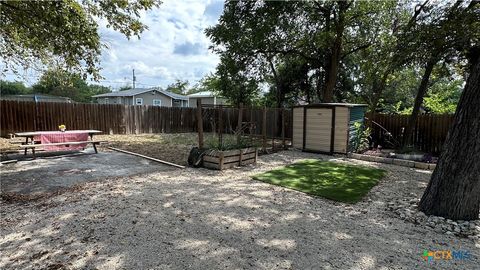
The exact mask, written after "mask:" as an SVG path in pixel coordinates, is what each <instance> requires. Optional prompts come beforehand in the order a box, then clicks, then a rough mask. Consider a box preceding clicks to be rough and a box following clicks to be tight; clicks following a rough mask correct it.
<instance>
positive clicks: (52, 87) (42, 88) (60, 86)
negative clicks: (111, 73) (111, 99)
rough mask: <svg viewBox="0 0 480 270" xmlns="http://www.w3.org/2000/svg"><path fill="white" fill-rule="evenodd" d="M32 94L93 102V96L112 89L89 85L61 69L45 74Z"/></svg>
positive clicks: (33, 88) (77, 76)
mask: <svg viewBox="0 0 480 270" xmlns="http://www.w3.org/2000/svg"><path fill="white" fill-rule="evenodd" d="M31 92H32V93H35V94H47V95H53V96H62V97H69V98H71V99H72V100H74V101H76V102H86V103H89V102H92V96H93V95H99V94H104V93H109V92H111V90H110V88H108V87H105V86H101V85H95V84H87V83H86V82H85V80H83V79H82V78H81V77H80V75H78V74H73V73H69V72H67V71H65V70H61V69H53V70H48V71H47V72H45V73H44V74H43V75H42V76H41V77H40V80H39V81H38V82H37V83H36V84H34V85H33V86H32V90H31Z"/></svg>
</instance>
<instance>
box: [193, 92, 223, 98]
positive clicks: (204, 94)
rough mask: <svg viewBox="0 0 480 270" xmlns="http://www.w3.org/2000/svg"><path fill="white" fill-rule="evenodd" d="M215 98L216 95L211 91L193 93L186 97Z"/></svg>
mask: <svg viewBox="0 0 480 270" xmlns="http://www.w3.org/2000/svg"><path fill="white" fill-rule="evenodd" d="M216 96H217V95H215V94H214V93H213V92H212V91H202V92H198V93H193V94H190V95H188V97H190V98H199V97H216Z"/></svg>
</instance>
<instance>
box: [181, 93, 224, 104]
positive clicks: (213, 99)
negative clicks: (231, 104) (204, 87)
mask: <svg viewBox="0 0 480 270" xmlns="http://www.w3.org/2000/svg"><path fill="white" fill-rule="evenodd" d="M188 98H189V102H190V107H194V108H195V107H197V100H198V99H201V100H202V106H203V105H207V106H208V105H210V106H215V105H225V104H227V99H225V98H223V97H219V96H217V95H215V94H214V93H212V92H211V91H203V92H198V93H195V94H191V95H188Z"/></svg>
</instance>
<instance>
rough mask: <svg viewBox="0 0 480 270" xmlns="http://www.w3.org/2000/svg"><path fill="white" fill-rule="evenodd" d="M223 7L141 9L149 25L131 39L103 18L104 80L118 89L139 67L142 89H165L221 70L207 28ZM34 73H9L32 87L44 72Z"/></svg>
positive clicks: (194, 2)
mask: <svg viewBox="0 0 480 270" xmlns="http://www.w3.org/2000/svg"><path fill="white" fill-rule="evenodd" d="M222 10H223V2H222V1H220V0H209V1H202V0H182V1H175V0H165V1H164V3H163V4H162V5H161V6H160V7H159V8H158V9H155V10H149V11H147V12H142V13H141V21H142V22H143V23H145V24H146V25H147V26H148V27H149V29H148V30H146V31H145V32H143V33H142V34H141V36H140V39H137V38H136V37H132V38H131V39H130V40H128V39H127V38H126V37H125V36H124V35H122V34H121V33H118V32H116V31H114V30H113V29H112V28H107V27H106V26H105V22H99V24H100V30H99V32H100V35H101V40H102V42H103V43H104V44H105V45H106V46H107V48H105V49H103V50H102V56H101V63H100V67H101V72H100V74H101V75H102V76H103V77H104V79H103V80H101V81H100V84H103V85H106V86H111V87H113V88H114V89H115V88H119V87H121V86H125V85H127V84H131V81H132V69H135V75H136V77H137V87H149V86H162V87H165V86H167V85H168V84H169V83H171V82H173V81H174V80H175V79H182V80H189V81H190V83H191V84H193V83H195V82H196V81H198V80H199V79H201V78H202V77H203V76H204V75H206V74H208V73H209V72H212V71H214V70H215V67H216V65H217V63H218V61H219V58H218V56H217V55H215V54H213V53H211V52H210V51H209V50H208V47H209V46H210V40H209V39H208V38H207V37H206V36H205V34H204V30H205V29H206V28H207V27H209V26H212V25H214V24H216V23H217V20H218V18H219V16H220V14H221V12H222ZM25 72H28V73H29V74H28V76H27V78H28V79H25V77H24V78H19V77H17V76H14V75H12V74H10V73H7V76H6V79H7V80H24V81H25V80H26V81H25V82H26V83H27V84H28V85H31V84H33V83H34V82H35V81H36V80H37V79H36V78H38V75H39V74H38V73H37V72H34V71H25Z"/></svg>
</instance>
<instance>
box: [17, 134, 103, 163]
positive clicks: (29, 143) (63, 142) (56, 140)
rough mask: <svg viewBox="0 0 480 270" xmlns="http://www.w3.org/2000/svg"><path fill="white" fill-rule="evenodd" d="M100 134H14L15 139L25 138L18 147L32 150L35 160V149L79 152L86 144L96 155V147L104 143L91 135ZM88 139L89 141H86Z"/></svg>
mask: <svg viewBox="0 0 480 270" xmlns="http://www.w3.org/2000/svg"><path fill="white" fill-rule="evenodd" d="M98 133H101V131H99V130H68V131H33V132H19V133H15V136H17V137H25V142H24V143H23V144H22V145H20V146H19V147H20V148H21V149H24V151H25V152H24V155H26V154H27V150H28V149H31V150H32V155H33V158H35V149H36V148H42V149H44V150H46V151H61V150H80V149H83V148H85V146H86V145H87V144H92V145H93V149H94V150H95V153H98V150H97V145H98V144H100V143H102V142H104V141H94V140H93V135H95V134H98ZM88 137H90V140H88Z"/></svg>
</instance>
